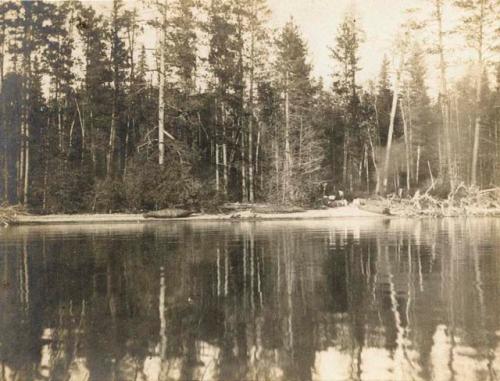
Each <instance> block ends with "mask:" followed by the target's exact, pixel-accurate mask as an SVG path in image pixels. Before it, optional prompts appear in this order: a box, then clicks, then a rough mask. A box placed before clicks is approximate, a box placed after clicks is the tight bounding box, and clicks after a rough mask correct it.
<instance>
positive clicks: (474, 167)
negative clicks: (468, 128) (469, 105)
mask: <svg viewBox="0 0 500 381" xmlns="http://www.w3.org/2000/svg"><path fill="white" fill-rule="evenodd" d="M484 2H485V0H481V1H480V15H479V20H478V22H479V35H478V36H477V82H476V107H475V108H476V110H475V111H476V116H475V120H474V144H473V148H472V173H471V185H476V183H477V165H478V155H479V139H480V132H481V87H482V86H481V85H482V75H483V38H484V36H483V33H484V30H483V28H484V17H485V14H484V12H485V9H484V7H485V4H484Z"/></svg>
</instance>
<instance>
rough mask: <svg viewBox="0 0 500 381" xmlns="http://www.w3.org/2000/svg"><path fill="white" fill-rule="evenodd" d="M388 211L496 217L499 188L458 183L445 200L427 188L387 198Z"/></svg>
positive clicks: (410, 214)
mask: <svg viewBox="0 0 500 381" xmlns="http://www.w3.org/2000/svg"><path fill="white" fill-rule="evenodd" d="M388 202H389V208H390V211H391V214H393V215H396V216H404V217H418V216H429V217H455V216H500V188H491V189H484V190H480V189H479V188H477V187H467V186H465V185H464V184H463V183H462V184H460V185H458V186H457V187H456V188H455V189H454V190H453V191H451V192H450V193H449V194H448V197H447V198H445V199H442V198H436V197H434V196H432V195H431V194H430V193H429V191H427V192H425V193H420V192H419V191H417V192H416V193H415V195H414V196H413V197H411V198H407V199H399V198H395V197H393V198H389V199H388Z"/></svg>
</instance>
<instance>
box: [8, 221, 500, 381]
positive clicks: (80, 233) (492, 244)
mask: <svg viewBox="0 0 500 381" xmlns="http://www.w3.org/2000/svg"><path fill="white" fill-rule="evenodd" d="M499 233H500V220H496V219H477V220H459V219H443V220H420V221H410V220H387V221H383V222H382V221H379V220H372V221H369V220H360V219H348V220H342V221H314V222H304V221H290V222H262V223H220V222H218V223H196V224H190V223H176V224H152V225H121V226H117V227H116V228H115V227H111V226H86V227H81V226H73V227H69V228H65V227H51V228H39V227H32V228H19V229H7V230H3V231H1V232H0V281H1V286H2V288H1V291H0V361H1V362H0V380H9V381H10V380H23V381H24V380H48V379H52V380H72V381H77V380H108V379H109V380H143V381H152V380H155V381H156V380H307V379H310V380H328V381H329V380H346V379H359V380H374V379H376V380H427V379H434V380H464V381H467V380H476V379H477V380H483V379H485V380H488V379H495V377H497V375H498V374H499V372H500V320H499V319H500V318H499V317H498V316H499V312H500V311H499V310H500V303H499V302H498V292H499V289H500V287H499V286H500V273H499V272H500V271H499V270H500V257H498V252H499V249H500V238H499V237H500V234H499Z"/></svg>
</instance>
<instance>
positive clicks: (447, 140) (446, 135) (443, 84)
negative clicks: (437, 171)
mask: <svg viewBox="0 0 500 381" xmlns="http://www.w3.org/2000/svg"><path fill="white" fill-rule="evenodd" d="M441 7H442V0H435V11H436V12H435V14H436V20H437V23H438V50H439V71H440V90H439V92H440V94H439V101H440V103H441V115H442V128H443V139H442V140H443V144H444V149H445V156H446V157H445V158H444V160H443V158H442V150H440V152H441V155H440V157H441V160H440V166H441V168H443V167H444V165H445V164H446V172H447V175H448V180H449V182H450V187H451V189H454V188H455V173H454V171H453V161H452V160H453V158H452V153H451V136H450V121H449V99H448V86H447V80H446V61H445V59H444V42H443V36H444V32H443V17H442V9H441Z"/></svg>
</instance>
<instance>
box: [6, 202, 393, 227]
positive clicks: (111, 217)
mask: <svg viewBox="0 0 500 381" xmlns="http://www.w3.org/2000/svg"><path fill="white" fill-rule="evenodd" d="M358 217H363V218H389V217H397V216H388V215H384V214H379V213H374V212H370V211H365V210H361V209H359V208H357V207H356V206H352V205H348V206H342V207H337V208H329V209H319V210H306V211H303V212H294V213H254V212H251V211H241V212H236V213H230V214H201V213H200V214H192V215H191V216H189V217H176V218H146V217H144V215H143V214H129V213H114V214H50V215H24V214H18V215H15V216H12V217H11V220H10V222H9V223H8V225H9V226H25V225H60V224H89V223H113V224H119V223H149V222H153V223H158V222H169V221H235V222H237V221H262V220H266V221H267V220H307V219H330V218H358Z"/></svg>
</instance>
